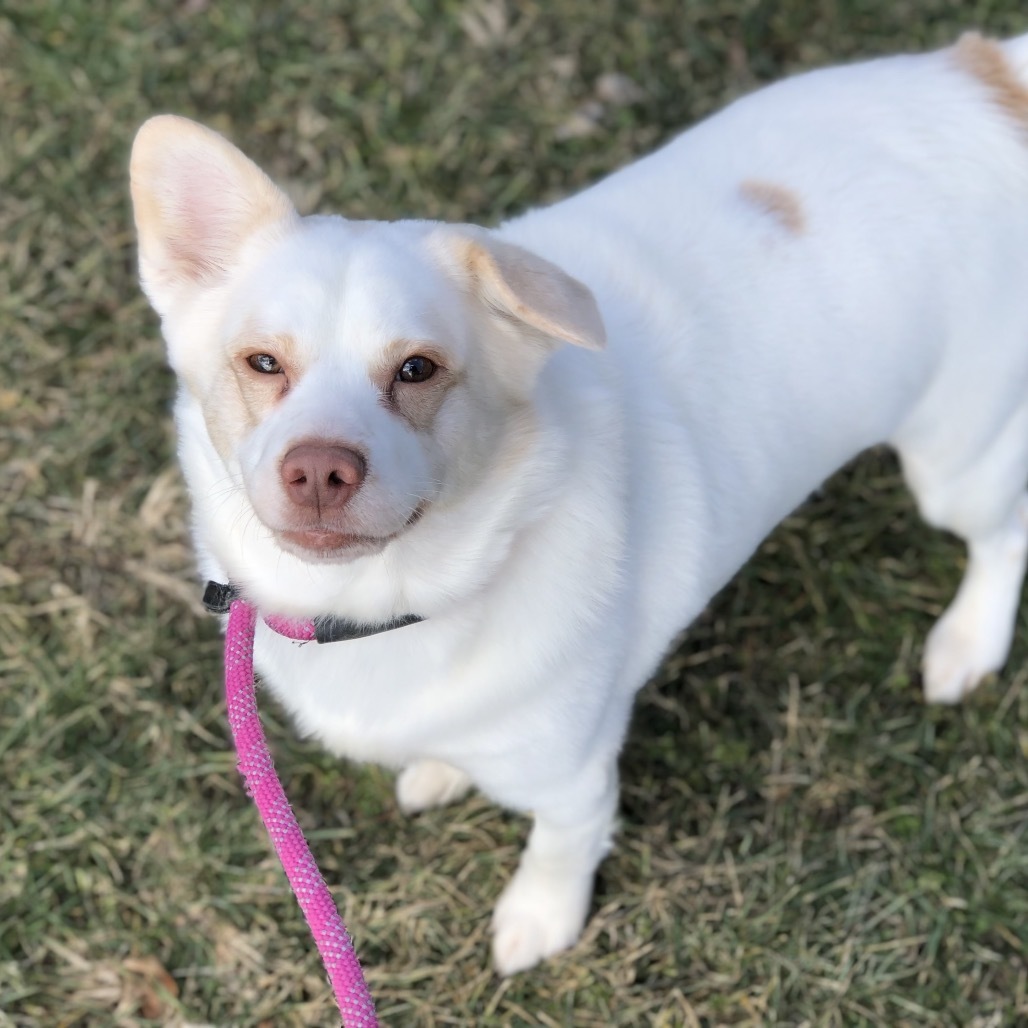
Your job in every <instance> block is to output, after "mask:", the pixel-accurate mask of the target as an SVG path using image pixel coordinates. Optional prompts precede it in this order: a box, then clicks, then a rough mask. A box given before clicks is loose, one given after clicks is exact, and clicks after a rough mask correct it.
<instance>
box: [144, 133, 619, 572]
mask: <svg viewBox="0 0 1028 1028" xmlns="http://www.w3.org/2000/svg"><path fill="white" fill-rule="evenodd" d="M131 177H132V198H133V203H134V208H135V219H136V226H137V229H138V233H139V259H140V272H141V278H142V282H143V287H144V289H145V291H146V293H147V296H148V297H149V299H150V301H151V303H152V304H153V306H154V308H155V309H156V310H157V312H158V313H159V314H160V316H161V318H162V322H163V329H164V334H165V338H166V340H167V344H168V351H169V356H170V361H171V364H172V366H173V368H174V369H175V371H176V373H177V374H178V376H179V379H180V381H181V383H182V385H183V387H184V389H185V391H186V392H187V394H188V395H189V397H190V398H191V400H192V401H193V403H194V405H195V407H196V408H197V409H198V410H199V411H201V412H202V417H203V422H204V424H205V426H206V434H207V437H208V439H209V444H210V447H211V448H212V453H213V452H214V451H216V454H217V459H220V461H221V462H223V464H224V466H225V469H226V474H227V478H228V480H230V481H233V482H235V483H236V484H237V488H238V489H240V490H242V491H245V497H246V500H247V502H248V504H249V507H250V508H252V512H253V513H254V514H256V517H257V519H259V522H260V524H261V525H262V526H263V528H264V529H265V530H266V531H265V533H264V536H265V538H266V540H267V541H268V543H269V544H271V545H273V546H275V547H277V548H278V552H279V553H280V554H281V553H287V554H290V555H292V556H293V557H296V558H298V559H300V560H301V561H304V562H306V563H308V564H314V563H326V562H328V563H344V562H351V561H354V560H356V559H358V558H361V557H366V556H370V555H373V554H376V553H379V552H381V551H382V550H383V549H385V548H386V547H387V546H388V545H389V544H390V543H391V542H392V541H394V540H396V539H397V538H398V537H401V536H403V535H405V534H406V533H409V532H411V531H412V529H413V526H415V525H417V524H418V523H420V522H421V521H423V520H424V521H427V520H428V519H430V518H431V517H432V516H433V512H434V511H435V510H436V509H437V508H438V509H445V508H446V507H447V506H448V505H452V504H454V503H456V502H458V501H459V499H460V497H461V496H462V495H465V494H467V493H468V491H469V490H472V489H474V487H475V483H476V481H477V480H479V479H481V478H482V477H483V476H484V475H485V474H486V473H487V472H488V470H489V468H490V464H491V461H493V460H495V457H496V454H497V452H498V447H500V446H501V445H502V443H503V440H504V439H507V438H508V437H509V435H510V433H511V432H512V431H513V430H515V427H516V426H517V425H518V424H519V423H523V422H524V420H525V419H526V417H530V411H531V396H532V393H533V389H534V387H535V383H536V379H537V376H538V374H539V371H540V368H541V367H542V365H543V363H544V361H545V359H546V358H547V356H548V354H549V353H550V352H551V351H552V350H553V349H554V348H556V347H557V346H558V345H560V344H563V343H572V344H576V345H579V346H584V347H589V348H597V347H599V346H601V345H602V344H603V338H604V330H603V325H602V322H601V319H600V316H599V314H598V312H597V308H596V305H595V302H594V300H593V297H592V295H591V294H590V292H589V291H588V290H587V289H586V288H585V287H584V286H582V285H581V284H580V283H578V282H577V281H575V280H574V279H572V278H570V277H569V276H568V275H566V274H565V273H564V272H563V271H561V270H560V269H558V268H557V267H555V266H554V265H552V264H550V263H548V262H547V261H544V260H542V259H541V258H539V257H537V256H535V255H533V254H531V253H529V252H527V251H525V250H522V249H520V248H518V247H515V246H512V245H510V244H507V243H504V242H502V241H500V240H498V239H496V238H495V237H493V236H492V234H490V233H489V232H486V231H485V230H482V229H476V228H472V227H470V226H466V227H465V226H444V225H440V224H437V223H430V222H398V223H393V224H386V223H374V222H363V223H362V222H351V221H346V220H343V219H342V218H327V217H313V218H301V217H299V216H298V215H297V213H296V212H295V210H294V209H293V206H292V204H291V203H290V202H289V200H288V199H287V198H286V196H285V195H284V194H283V193H282V192H281V191H280V190H279V189H278V188H277V187H276V186H275V185H274V184H273V183H272V182H271V181H270V180H269V179H268V178H267V176H265V175H264V173H263V172H261V171H260V170H259V169H258V168H257V167H256V166H255V165H254V164H253V163H251V162H250V161H249V160H248V159H247V158H246V157H244V156H243V154H241V153H240V152H239V151H238V150H237V149H235V148H234V147H233V146H231V145H230V144H229V143H228V142H226V141H225V140H224V139H223V138H222V137H221V136H219V135H217V134H216V133H214V132H211V131H209V130H208V129H205V128H203V127H201V126H199V125H197V124H195V123H193V122H190V121H187V120H185V119H182V118H177V117H172V116H162V117H157V118H153V119H151V120H150V121H148V122H147V123H146V124H145V125H144V126H143V127H142V128H141V129H140V131H139V133H138V135H137V137H136V141H135V145H134V147H133V152H132V166H131Z"/></svg>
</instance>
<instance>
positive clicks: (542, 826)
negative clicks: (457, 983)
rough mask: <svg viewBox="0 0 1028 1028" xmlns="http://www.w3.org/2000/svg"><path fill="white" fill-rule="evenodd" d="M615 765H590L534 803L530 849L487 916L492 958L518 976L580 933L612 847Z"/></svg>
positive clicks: (503, 971)
mask: <svg viewBox="0 0 1028 1028" xmlns="http://www.w3.org/2000/svg"><path fill="white" fill-rule="evenodd" d="M617 801H618V776H617V763H616V760H614V761H611V762H609V763H604V764H603V765H602V766H600V767H593V768H590V769H589V770H588V771H585V772H583V773H582V774H581V775H579V776H578V777H577V778H576V780H575V782H574V783H573V784H572V785H571V786H570V787H568V788H562V789H561V790H560V792H559V793H554V794H553V795H551V796H549V797H547V798H546V800H545V801H544V802H542V803H539V804H537V805H536V807H535V810H534V812H533V813H534V824H533V826H532V832H531V835H530V836H529V839H528V846H527V847H526V849H525V851H524V853H523V854H522V856H521V862H520V864H519V865H518V869H517V871H516V872H515V874H514V877H513V878H512V879H511V881H510V884H509V885H508V886H507V888H506V889H505V890H504V893H503V895H502V896H501V897H500V901H499V903H498V904H497V905H496V911H495V913H494V914H493V961H494V963H495V965H496V969H497V970H498V971H499V972H500V973H501V974H505V975H507V974H514V973H515V972H517V971H524V970H525V969H526V968H529V967H531V966H532V965H533V964H536V963H538V962H539V961H540V960H542V959H544V958H545V957H549V956H552V955H553V954H554V953H558V952H560V951H561V950H563V949H567V948H568V947H569V946H572V945H573V944H574V943H575V941H576V940H577V939H578V936H579V935H580V934H581V931H582V927H583V925H584V924H585V919H586V914H587V913H588V910H589V901H590V899H591V897H592V891H593V878H594V876H595V873H596V867H597V865H598V864H599V862H600V861H601V860H602V859H603V857H604V856H605V855H606V853H607V852H608V850H609V849H610V845H611V836H612V834H613V830H614V815H615V812H616V809H617Z"/></svg>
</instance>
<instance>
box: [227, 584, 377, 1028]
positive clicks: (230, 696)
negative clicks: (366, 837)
mask: <svg viewBox="0 0 1028 1028" xmlns="http://www.w3.org/2000/svg"><path fill="white" fill-rule="evenodd" d="M266 623H267V624H268V626H269V627H270V628H272V629H273V630H274V631H276V632H278V633H279V634H280V635H284V636H286V637H287V638H290V639H295V640H297V641H301V642H308V641H310V640H312V639H314V638H315V627H314V625H313V624H312V623H310V622H304V621H289V620H287V619H285V618H274V617H272V618H267V619H266ZM256 625H257V613H256V611H255V610H254V608H253V607H251V606H250V604H248V603H246V602H245V601H244V600H240V599H235V600H233V601H232V605H231V607H230V608H229V613H228V629H227V631H226V633H225V705H226V707H227V709H228V723H229V726H230V727H231V729H232V738H233V740H234V741H235V744H236V754H237V756H238V760H239V770H240V772H242V775H243V780H244V782H245V783H246V791H247V792H248V793H249V794H250V795H251V796H252V797H253V800H254V802H255V803H256V804H257V810H258V812H259V813H260V815H261V820H262V821H263V822H264V827H265V828H266V829H267V830H268V835H270V836H271V841H272V843H273V844H274V846H275V852H276V853H277V854H278V859H279V860H280V861H281V863H282V867H283V869H284V870H285V873H286V877H287V878H288V879H289V884H290V886H291V887H292V890H293V893H294V895H295V896H296V899H297V902H298V903H299V904H300V909H301V910H302V911H303V916H304V917H305V918H306V920H307V926H308V927H309V928H310V930H311V934H312V935H313V936H314V942H315V944H316V945H317V947H318V953H320V954H321V961H322V963H323V964H324V965H325V970H326V971H327V972H328V979H329V982H330V983H331V985H332V991H333V992H334V993H335V998H336V1004H337V1005H338V1007H339V1012H340V1014H342V1017H343V1028H378V1018H377V1017H376V1015H375V1004H374V1003H373V1002H372V999H371V994H370V993H369V992H368V986H367V983H366V982H365V981H364V974H363V972H362V971H361V966H360V963H359V961H358V960H357V954H356V953H355V952H354V949H353V943H352V942H351V941H350V936H349V935H348V934H347V931H346V925H344V924H343V919H342V918H341V917H340V916H339V911H338V910H337V909H336V905H335V902H334V901H333V899H332V894H331V893H330V892H329V891H328V886H327V885H326V884H325V879H324V878H322V877H321V872H320V871H319V870H318V865H317V864H316V863H315V861H314V857H313V856H312V855H311V851H310V848H309V847H308V846H307V840H306V839H305V838H304V837H303V831H302V830H301V829H300V825H299V823H298V822H297V820H296V815H295V814H294V813H293V808H292V807H291V806H290V805H289V801H288V800H287V799H286V794H285V792H284V791H283V789H282V785H281V783H280V782H279V780H278V774H277V773H276V771H275V764H274V761H273V760H272V759H271V753H270V751H269V750H268V743H267V740H266V739H265V738H264V728H263V726H262V725H261V719H260V715H259V714H258V712H257V696H256V689H255V685H254V677H253V640H254V631H255V629H256Z"/></svg>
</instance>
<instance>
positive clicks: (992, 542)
mask: <svg viewBox="0 0 1028 1028" xmlns="http://www.w3.org/2000/svg"><path fill="white" fill-rule="evenodd" d="M902 457H903V466H904V473H905V476H906V479H907V482H908V483H909V484H910V486H911V489H912V490H913V492H914V495H915V496H916V498H917V501H918V505H919V507H920V510H921V513H922V515H923V516H924V518H925V520H926V521H928V523H929V524H932V525H935V526H936V527H939V528H944V529H948V530H950V531H952V532H954V533H956V534H957V535H958V536H960V537H961V538H963V539H964V540H965V542H966V543H967V548H968V559H967V569H966V571H965V573H964V578H963V581H962V582H961V583H960V587H959V589H958V590H957V595H956V597H955V598H954V599H953V601H952V603H951V604H950V605H949V607H947V609H946V611H945V612H944V613H943V615H942V617H941V618H940V619H939V620H938V622H937V623H936V624H935V625H934V627H933V628H932V630H931V632H929V634H928V639H927V641H926V643H925V650H924V658H923V661H922V672H923V679H924V693H925V699H927V700H928V701H929V702H930V703H957V702H959V701H960V700H961V699H963V698H964V697H965V696H966V695H967V694H968V693H970V692H971V691H972V690H973V689H974V688H975V687H976V686H977V685H978V684H979V682H980V681H981V680H982V679H983V678H984V677H985V676H986V675H989V674H991V673H992V672H994V671H998V670H999V669H1000V668H1001V667H1002V666H1003V664H1004V663H1005V662H1006V659H1007V655H1008V653H1009V652H1010V645H1011V642H1012V641H1013V637H1014V629H1015V626H1016V622H1017V612H1018V606H1019V600H1020V595H1021V586H1022V583H1023V581H1024V576H1025V568H1026V564H1028V494H1026V493H1025V491H1024V487H1025V483H1026V480H1028V405H1026V406H1023V407H1021V408H1020V409H1019V410H1018V411H1017V413H1016V414H1015V415H1014V416H1013V417H1012V418H1011V419H1010V420H1009V421H1008V422H1007V424H1006V425H1005V426H1004V428H1003V429H1002V431H1001V432H1000V433H999V434H998V435H997V436H996V437H995V438H994V439H993V440H992V441H991V443H990V445H989V446H988V447H987V448H986V449H985V451H984V452H983V453H982V455H981V456H980V458H979V459H978V460H977V461H975V462H974V464H973V465H971V466H969V467H965V468H962V469H961V470H960V471H959V472H958V473H956V474H952V473H950V474H940V469H939V465H938V463H936V464H935V466H933V465H932V464H931V463H930V462H926V461H923V460H918V459H917V457H912V456H911V455H910V454H907V453H904V454H902Z"/></svg>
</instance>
